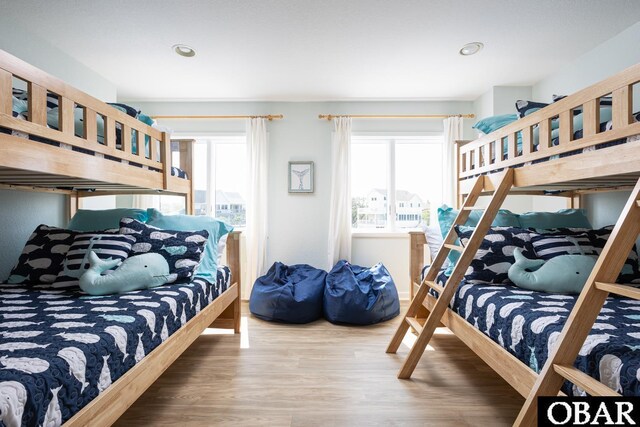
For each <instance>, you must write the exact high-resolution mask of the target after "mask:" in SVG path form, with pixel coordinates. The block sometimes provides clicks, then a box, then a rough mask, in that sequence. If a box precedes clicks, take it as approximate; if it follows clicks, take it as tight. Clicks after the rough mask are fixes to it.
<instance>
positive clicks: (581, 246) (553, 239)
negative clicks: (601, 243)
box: [531, 233, 598, 260]
mask: <svg viewBox="0 0 640 427" xmlns="http://www.w3.org/2000/svg"><path fill="white" fill-rule="evenodd" d="M531 244H532V245H533V250H534V251H535V253H536V256H537V257H538V258H540V259H544V260H550V259H551V258H555V257H557V256H560V255H597V254H598V252H597V251H596V248H594V246H593V244H592V243H591V239H590V238H589V235H588V234H587V233H583V234H574V235H570V236H566V235H546V234H532V235H531Z"/></svg>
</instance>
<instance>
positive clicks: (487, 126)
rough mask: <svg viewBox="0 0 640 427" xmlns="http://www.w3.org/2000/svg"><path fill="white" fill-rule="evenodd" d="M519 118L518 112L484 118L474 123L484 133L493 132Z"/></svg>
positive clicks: (474, 126) (475, 127)
mask: <svg viewBox="0 0 640 427" xmlns="http://www.w3.org/2000/svg"><path fill="white" fill-rule="evenodd" d="M516 120H518V115H517V114H502V115H499V116H491V117H487V118H486V119H482V120H480V121H479V122H477V123H476V124H475V125H473V128H474V129H478V130H479V131H480V132H482V133H486V134H488V133H491V132H493V131H494V130H498V129H500V128H501V127H504V126H506V125H508V124H509V123H513V122H515V121H516Z"/></svg>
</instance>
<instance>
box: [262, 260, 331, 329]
mask: <svg viewBox="0 0 640 427" xmlns="http://www.w3.org/2000/svg"><path fill="white" fill-rule="evenodd" d="M326 277H327V273H326V272H325V271H324V270H318V269H317V268H313V267H311V266H310V265H306V264H297V265H292V266H287V265H284V264H282V263H281V262H276V263H275V264H273V265H272V266H271V268H270V269H269V271H268V272H267V274H265V275H264V276H262V277H259V278H258V279H257V280H256V282H255V284H254V285H253V289H252V290H251V298H250V299H249V310H250V311H251V313H253V315H254V316H256V317H259V318H260V319H263V320H271V321H280V322H286V323H309V322H313V321H314V320H318V319H319V318H320V317H322V292H323V290H324V284H325V279H326Z"/></svg>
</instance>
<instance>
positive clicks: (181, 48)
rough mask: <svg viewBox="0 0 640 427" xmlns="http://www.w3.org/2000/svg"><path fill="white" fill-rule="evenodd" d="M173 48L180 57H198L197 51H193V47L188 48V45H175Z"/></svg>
mask: <svg viewBox="0 0 640 427" xmlns="http://www.w3.org/2000/svg"><path fill="white" fill-rule="evenodd" d="M172 48H173V50H174V52H175V53H177V54H178V55H180V56H184V57H186V58H191V57H192V56H196V51H195V50H193V48H192V47H189V46H187V45H186V44H174V45H173V46H172Z"/></svg>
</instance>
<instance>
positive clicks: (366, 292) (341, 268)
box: [324, 260, 400, 325]
mask: <svg viewBox="0 0 640 427" xmlns="http://www.w3.org/2000/svg"><path fill="white" fill-rule="evenodd" d="M398 314H400V302H399V300H398V290H397V289H396V285H395V283H394V282H393V279H392V278H391V274H389V271H388V270H387V269H386V268H385V266H384V265H382V263H378V264H376V265H374V266H373V267H371V268H364V267H359V266H357V265H351V264H349V263H348V262H347V261H344V260H342V261H338V263H337V264H336V265H335V266H334V267H333V268H332V269H331V271H330V272H329V274H328V275H327V285H326V287H325V289H324V317H325V318H326V319H327V320H328V321H330V322H331V323H344V324H352V325H371V324H373V323H378V322H384V321H385V320H389V319H393V318H394V317H396V316H397V315H398Z"/></svg>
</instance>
